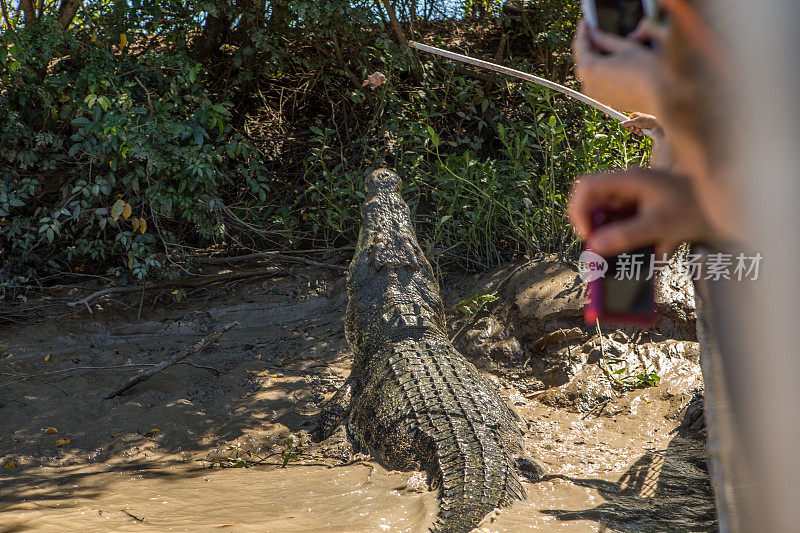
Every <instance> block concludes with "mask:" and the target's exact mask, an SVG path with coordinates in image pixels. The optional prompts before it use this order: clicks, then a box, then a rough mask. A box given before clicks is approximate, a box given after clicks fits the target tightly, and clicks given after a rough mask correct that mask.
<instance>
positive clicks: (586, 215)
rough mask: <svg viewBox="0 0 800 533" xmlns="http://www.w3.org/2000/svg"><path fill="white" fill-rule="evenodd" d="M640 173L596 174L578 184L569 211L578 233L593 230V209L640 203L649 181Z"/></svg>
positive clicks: (573, 190)
mask: <svg viewBox="0 0 800 533" xmlns="http://www.w3.org/2000/svg"><path fill="white" fill-rule="evenodd" d="M639 174H640V173H638V172H636V171H629V172H625V173H614V174H595V175H593V176H587V177H584V178H582V179H580V180H578V181H577V182H576V183H575V186H574V187H573V189H572V194H571V196H570V200H569V204H568V208H567V213H568V215H569V218H570V221H571V222H572V225H573V226H574V227H575V229H576V230H577V231H578V233H579V234H580V235H582V236H584V237H586V236H588V235H589V234H590V233H592V223H591V218H592V212H593V211H594V210H595V209H596V208H597V206H609V207H611V206H615V205H616V206H622V205H625V204H630V203H637V202H638V200H640V199H641V198H642V197H643V196H644V195H645V190H644V189H645V187H646V182H645V181H643V180H641V178H640V177H639Z"/></svg>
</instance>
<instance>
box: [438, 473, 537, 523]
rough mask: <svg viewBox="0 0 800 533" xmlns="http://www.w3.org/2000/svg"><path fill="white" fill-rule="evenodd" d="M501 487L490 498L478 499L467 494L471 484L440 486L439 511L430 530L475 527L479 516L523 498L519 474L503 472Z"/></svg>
mask: <svg viewBox="0 0 800 533" xmlns="http://www.w3.org/2000/svg"><path fill="white" fill-rule="evenodd" d="M503 485H504V487H503V488H502V489H501V490H500V491H499V492H498V493H497V494H495V495H494V498H491V499H481V498H480V497H476V496H477V495H471V494H469V490H470V486H472V487H473V488H474V487H476V485H465V486H463V487H462V490H447V489H446V488H445V487H442V497H441V503H440V506H439V514H438V516H437V517H436V522H434V524H433V526H432V527H431V531H434V532H440V533H462V532H463V533H468V532H469V531H472V530H473V529H474V528H476V527H478V524H480V522H481V520H483V519H484V517H486V515H487V514H489V513H491V512H492V511H493V510H495V509H496V508H498V507H505V506H508V505H510V504H511V503H512V502H513V501H515V500H523V499H525V493H524V489H523V487H522V485H521V484H520V482H519V478H518V477H517V475H516V474H515V473H514V472H513V470H509V471H508V472H507V473H506V479H505V482H504V483H503Z"/></svg>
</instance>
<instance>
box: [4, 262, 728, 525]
mask: <svg viewBox="0 0 800 533" xmlns="http://www.w3.org/2000/svg"><path fill="white" fill-rule="evenodd" d="M442 286H443V293H444V297H445V303H446V304H447V305H448V306H450V307H451V310H450V312H449V324H450V328H451V334H452V335H455V333H456V332H457V331H459V330H461V328H462V326H464V325H465V323H467V327H466V328H464V331H463V332H462V333H461V334H460V335H459V336H458V339H457V342H456V345H457V347H458V348H459V349H460V350H461V351H462V352H463V353H464V354H465V355H466V356H467V357H468V358H469V359H470V360H472V361H473V362H474V363H475V364H476V365H478V367H479V368H481V369H482V370H483V371H485V372H486V374H487V376H489V377H490V378H491V379H494V380H495V381H496V382H497V384H498V386H499V388H500V389H501V390H502V392H503V393H504V394H505V395H507V396H508V397H509V399H510V402H511V403H512V404H513V405H514V406H515V408H516V409H517V411H518V412H519V413H520V415H521V416H522V418H523V420H524V421H525V424H526V426H527V427H526V428H525V429H526V439H525V442H526V447H527V451H528V454H529V455H531V456H533V457H536V458H537V459H539V460H540V461H541V462H542V463H543V464H544V465H545V466H546V468H547V475H546V476H545V477H544V479H543V480H542V481H540V482H539V483H535V484H531V483H525V487H526V488H527V491H528V495H529V500H528V501H525V502H517V503H515V504H514V505H513V506H512V507H510V508H508V509H501V510H498V511H496V512H494V513H492V514H490V515H489V516H487V517H486V519H485V520H484V521H483V523H482V524H481V526H480V527H479V530H480V531H492V532H494V531H497V532H500V531H529V530H539V531H715V530H716V517H715V511H714V501H713V494H712V492H711V488H710V485H709V480H708V473H707V470H706V466H705V456H706V454H705V429H704V422H703V417H702V378H701V376H700V370H699V365H698V357H699V350H698V346H697V342H696V339H695V337H694V332H693V331H694V330H693V327H694V323H693V321H694V310H693V309H694V304H693V300H692V295H691V291H690V287H687V286H686V284H684V283H683V282H681V281H680V280H679V279H678V278H674V279H666V280H664V281H662V282H661V286H660V289H659V301H660V306H661V309H662V312H663V313H664V315H665V318H664V319H663V320H662V321H661V322H660V323H659V325H658V326H657V327H656V328H654V329H653V330H651V331H647V332H643V331H636V330H626V329H620V330H613V329H607V328H601V329H600V330H599V331H598V328H597V327H596V326H587V325H585V324H583V322H582V318H581V305H582V299H581V298H582V289H581V285H580V282H579V279H578V278H577V275H576V273H575V270H574V268H573V267H572V266H571V265H569V264H567V263H563V262H560V261H557V260H549V261H540V262H534V263H530V264H526V265H519V264H518V265H507V266H506V267H504V268H502V269H498V270H497V271H494V272H490V273H487V274H485V275H483V276H478V277H477V278H473V277H465V276H449V277H446V278H445V279H444V280H442ZM481 292H486V293H492V292H496V293H497V296H499V298H498V299H497V300H496V301H494V302H491V303H489V304H488V305H486V306H484V308H483V310H482V311H481V313H479V314H478V315H477V316H476V317H475V319H474V320H473V319H472V317H471V316H470V315H468V314H465V313H464V312H462V311H459V310H458V309H463V308H464V306H458V305H457V304H458V303H459V302H463V301H464V300H465V299H466V300H469V299H470V298H472V297H473V296H474V295H475V294H478V293H481ZM346 298H347V297H346V291H345V290H344V281H343V277H342V276H340V275H339V274H338V273H337V272H331V271H329V270H322V269H315V268H297V269H293V270H291V271H290V272H288V273H287V274H286V275H283V276H282V277H274V278H270V279H265V280H261V281H250V282H239V283H237V284H235V285H231V286H228V287H226V288H225V290H224V291H219V293H218V294H211V293H209V294H207V295H205V297H204V298H200V297H193V298H190V299H187V300H183V301H181V302H177V301H173V302H172V303H171V304H170V305H168V306H162V307H160V308H158V309H151V310H147V309H146V308H145V309H144V310H143V311H142V314H141V316H140V317H137V315H138V309H137V306H136V304H138V301H136V302H130V304H131V305H130V306H127V307H126V306H125V305H124V303H125V302H122V303H120V304H104V305H103V306H104V307H105V309H97V310H96V311H95V314H93V315H89V314H88V313H84V314H83V315H80V316H76V317H72V318H67V319H58V320H56V319H52V320H49V321H45V322H42V323H38V324H35V325H7V326H4V327H2V328H0V532H11V531H72V530H78V529H80V530H82V531H85V532H87V533H90V532H95V531H97V532H100V531H134V530H135V531H288V532H291V531H298V532H299V531H330V532H334V531H336V532H338V531H342V532H344V531H376V532H377V531H424V530H425V529H426V528H427V525H428V524H430V523H431V521H432V519H433V517H434V516H435V514H436V511H437V505H438V504H437V499H436V492H434V491H429V490H428V489H427V486H426V484H425V481H424V479H421V478H420V476H419V475H415V474H414V473H409V472H388V471H386V470H385V469H383V468H382V467H381V466H380V465H379V464H377V463H375V462H374V461H372V460H370V458H369V457H365V456H362V455H360V454H354V453H353V450H352V449H351V447H350V446H349V444H348V443H347V442H346V439H345V437H344V435H343V432H342V431H340V432H338V433H337V434H336V435H334V437H332V438H331V439H329V440H328V441H326V442H324V443H321V444H314V443H312V442H311V440H310V438H309V433H310V432H311V431H313V429H314V424H315V417H316V414H317V413H318V412H319V409H320V406H321V404H322V403H324V401H325V400H326V399H327V398H329V397H330V396H331V395H332V394H333V392H334V391H335V390H336V389H337V388H338V386H339V385H341V383H342V382H343V381H344V378H345V377H346V376H347V375H348V373H349V365H350V354H349V351H348V348H347V343H346V342H345V339H344V331H343V315H344V308H345V305H346ZM233 320H237V321H239V323H240V325H239V326H238V327H236V328H235V329H233V330H231V331H229V332H228V333H226V334H225V335H223V336H222V337H221V338H220V340H219V342H218V343H216V344H214V345H213V346H211V347H210V348H208V349H207V350H204V351H203V352H201V353H199V354H195V355H192V356H191V357H189V358H187V359H186V360H185V361H184V363H182V364H177V365H175V366H173V367H170V368H168V369H166V370H164V371H163V372H161V373H159V374H157V375H155V376H154V377H152V378H150V379H148V380H146V381H145V382H143V383H141V384H139V385H136V386H135V387H133V388H132V389H131V390H129V391H128V392H126V393H124V394H123V395H121V396H120V397H116V398H113V399H110V400H106V399H103V396H105V395H106V394H108V393H109V392H111V391H113V390H114V389H116V388H117V387H118V386H119V385H120V384H122V383H123V382H125V381H126V380H127V379H128V378H130V377H131V376H132V375H134V374H135V373H136V372H137V371H139V370H140V369H142V368H146V366H145V365H151V364H154V363H157V362H160V361H162V360H163V359H165V358H167V357H170V356H172V355H174V354H176V353H179V352H181V351H183V350H186V349H188V348H189V347H190V346H192V345H193V344H195V343H196V342H197V341H198V340H199V339H200V338H203V337H205V336H208V335H210V334H212V333H213V332H214V331H216V330H218V329H219V328H221V327H222V326H223V325H225V324H227V323H229V322H231V321H233ZM131 365H141V366H136V367H133V366H131Z"/></svg>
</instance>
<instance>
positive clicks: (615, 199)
mask: <svg viewBox="0 0 800 533" xmlns="http://www.w3.org/2000/svg"><path fill="white" fill-rule="evenodd" d="M630 205H633V206H635V207H636V214H635V215H634V216H633V217H631V218H628V219H625V220H620V221H617V222H611V223H609V224H607V225H604V226H601V227H599V228H596V229H595V230H592V227H591V216H592V212H593V211H594V210H595V209H596V208H597V207H604V206H605V207H609V208H612V209H619V208H621V207H623V206H630ZM569 218H570V220H571V221H572V224H573V226H575V229H576V230H577V231H578V233H580V234H581V235H582V236H583V237H585V238H586V246H587V248H589V249H590V250H592V251H594V252H596V253H598V254H600V255H602V256H606V257H608V256H612V255H615V254H618V253H622V252H629V251H632V250H636V249H637V248H642V247H644V246H650V245H655V248H656V250H655V251H656V254H657V255H658V256H661V255H662V254H671V253H672V252H674V251H675V249H676V248H677V246H678V245H679V244H680V243H681V242H684V241H695V240H703V239H707V238H710V237H712V236H713V230H712V228H711V226H710V225H709V223H708V222H707V221H706V219H705V217H704V216H703V215H702V213H701V211H700V206H699V204H698V203H697V199H696V196H695V193H694V190H693V189H692V186H691V183H690V182H689V181H688V180H687V179H685V178H682V177H678V176H675V175H673V174H668V173H666V172H658V171H654V170H648V169H642V168H636V169H631V170H626V171H622V172H616V173H613V174H597V175H594V176H588V177H586V178H583V179H582V180H580V181H578V182H577V183H576V185H575V188H574V189H573V192H572V197H571V198H570V202H569Z"/></svg>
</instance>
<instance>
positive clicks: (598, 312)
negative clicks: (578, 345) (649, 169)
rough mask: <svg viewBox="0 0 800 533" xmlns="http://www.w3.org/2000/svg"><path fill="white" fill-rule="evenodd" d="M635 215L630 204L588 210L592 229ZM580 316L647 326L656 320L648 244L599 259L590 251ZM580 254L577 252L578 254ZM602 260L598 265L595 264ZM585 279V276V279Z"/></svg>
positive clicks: (651, 254)
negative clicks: (581, 314) (590, 214)
mask: <svg viewBox="0 0 800 533" xmlns="http://www.w3.org/2000/svg"><path fill="white" fill-rule="evenodd" d="M635 214H636V209H635V207H633V206H628V207H622V208H615V209H611V208H608V207H598V208H595V209H594V211H593V212H592V221H591V222H592V231H594V230H595V229H597V228H599V227H600V226H603V225H605V224H610V223H612V222H616V221H620V220H624V219H626V218H630V217H632V216H634V215H635ZM584 254H586V255H588V256H590V259H589V260H590V270H591V271H592V272H593V273H594V275H592V276H591V277H589V278H588V279H587V281H588V283H587V291H586V305H585V307H584V318H585V319H586V322H587V323H589V324H594V323H595V322H596V321H598V320H599V321H600V322H601V323H611V324H623V325H635V326H640V327H649V326H652V325H654V324H655V323H656V321H657V320H658V310H657V308H656V304H655V279H654V276H653V273H654V269H653V266H654V261H655V250H654V248H653V247H652V246H650V247H646V248H640V249H638V250H634V251H632V252H629V253H625V254H619V255H615V256H613V257H606V258H601V257H600V256H598V255H597V254H594V253H593V252H591V251H590V250H587V251H584ZM584 254H581V255H582V256H583V255H584ZM603 261H604V262H605V263H604V264H602V265H599V264H598V263H602V262H603ZM585 279H586V278H585Z"/></svg>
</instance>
